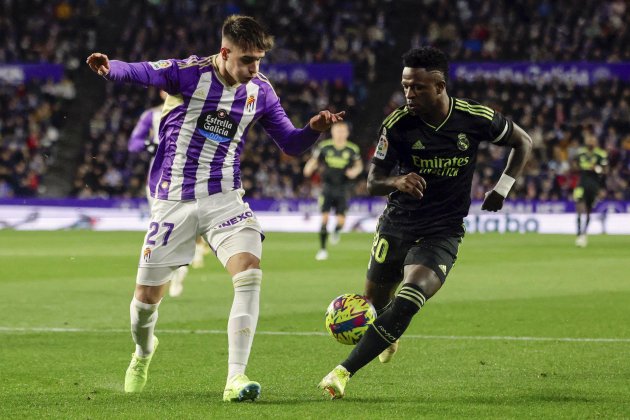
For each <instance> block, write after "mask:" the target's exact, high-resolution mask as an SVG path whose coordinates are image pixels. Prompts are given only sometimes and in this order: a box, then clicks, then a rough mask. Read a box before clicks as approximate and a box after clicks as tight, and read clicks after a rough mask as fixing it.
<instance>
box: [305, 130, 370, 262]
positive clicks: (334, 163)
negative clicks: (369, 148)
mask: <svg viewBox="0 0 630 420" xmlns="http://www.w3.org/2000/svg"><path fill="white" fill-rule="evenodd" d="M330 134H331V136H332V139H328V140H324V141H322V142H321V143H320V144H319V146H318V147H317V149H316V150H315V152H314V153H313V156H312V157H311V158H310V159H309V160H308V161H307V162H306V165H305V166H304V176H305V177H307V178H309V177H310V176H311V175H313V173H314V172H315V171H316V170H318V169H319V170H320V171H321V177H322V184H323V188H322V193H321V195H320V197H319V204H320V209H321V212H322V226H321V229H320V231H319V244H320V248H319V251H318V252H317V254H316V255H315V259H316V260H318V261H321V260H325V259H327V258H328V251H327V250H326V242H327V239H328V228H327V226H328V214H329V212H330V210H331V209H333V208H334V209H335V215H336V216H337V224H336V225H335V230H334V231H333V233H332V235H331V237H330V243H331V244H333V245H335V244H337V243H339V235H340V234H341V229H343V225H344V223H345V222H346V210H347V208H348V194H349V190H350V187H351V180H353V179H355V178H356V177H357V176H359V174H360V173H361V171H363V162H361V152H360V150H359V146H357V145H356V144H354V143H351V142H349V141H348V135H349V134H350V129H349V128H348V124H347V123H346V122H345V121H342V122H338V123H335V124H333V126H332V127H331V129H330Z"/></svg>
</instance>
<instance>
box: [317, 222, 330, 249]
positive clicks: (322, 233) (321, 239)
mask: <svg viewBox="0 0 630 420" xmlns="http://www.w3.org/2000/svg"><path fill="white" fill-rule="evenodd" d="M327 239H328V231H327V230H326V225H322V228H321V229H320V231H319V246H320V248H321V249H326V240H327Z"/></svg>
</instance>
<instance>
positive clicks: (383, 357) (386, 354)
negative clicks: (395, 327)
mask: <svg viewBox="0 0 630 420" xmlns="http://www.w3.org/2000/svg"><path fill="white" fill-rule="evenodd" d="M398 341H399V340H396V341H394V344H392V345H391V346H389V347H387V348H386V349H385V350H383V352H382V353H381V354H379V355H378V360H379V361H380V362H381V363H389V362H390V361H391V360H392V357H394V355H395V354H396V352H397V351H398Z"/></svg>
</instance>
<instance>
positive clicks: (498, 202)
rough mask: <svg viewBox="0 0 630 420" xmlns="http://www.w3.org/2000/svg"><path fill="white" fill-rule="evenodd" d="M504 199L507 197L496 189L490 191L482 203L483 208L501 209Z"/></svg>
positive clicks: (490, 209)
mask: <svg viewBox="0 0 630 420" xmlns="http://www.w3.org/2000/svg"><path fill="white" fill-rule="evenodd" d="M504 200H505V197H503V196H502V195H501V194H499V193H498V192H496V191H495V190H491V191H488V192H487V193H486V198H484V200H483V204H482V205H481V210H487V211H499V210H501V209H502V208H503V201H504Z"/></svg>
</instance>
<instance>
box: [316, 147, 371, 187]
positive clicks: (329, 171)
mask: <svg viewBox="0 0 630 420" xmlns="http://www.w3.org/2000/svg"><path fill="white" fill-rule="evenodd" d="M315 153H316V154H318V158H317V160H318V161H319V163H320V164H322V165H323V166H324V170H323V173H322V181H323V183H324V188H325V189H335V188H337V187H339V188H344V187H345V186H346V185H347V184H348V181H349V180H348V177H347V176H346V170H348V169H350V168H351V167H352V166H353V165H354V164H355V162H356V161H357V160H359V159H361V153H360V151H359V146H357V145H356V144H354V143H351V142H347V143H346V145H345V146H344V147H343V148H341V149H337V148H336V147H335V145H334V143H333V141H332V140H324V141H322V142H321V143H320V144H319V145H318V147H317V150H316V151H315Z"/></svg>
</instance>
